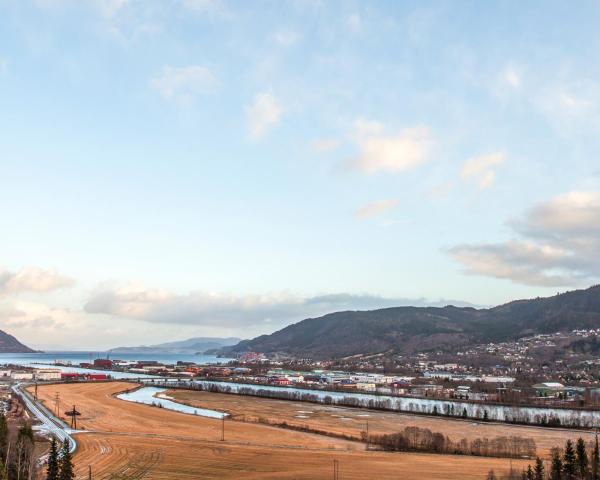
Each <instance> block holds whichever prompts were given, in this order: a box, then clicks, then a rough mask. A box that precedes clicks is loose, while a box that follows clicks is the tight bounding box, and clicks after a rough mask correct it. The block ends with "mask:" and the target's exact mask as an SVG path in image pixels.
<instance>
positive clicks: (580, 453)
mask: <svg viewBox="0 0 600 480" xmlns="http://www.w3.org/2000/svg"><path fill="white" fill-rule="evenodd" d="M575 453H576V454H577V472H578V474H579V478H582V479H584V480H585V479H586V478H587V473H588V469H589V460H588V455H587V452H586V450H585V441H584V440H583V438H581V437H579V438H578V439H577V446H576V448H575Z"/></svg>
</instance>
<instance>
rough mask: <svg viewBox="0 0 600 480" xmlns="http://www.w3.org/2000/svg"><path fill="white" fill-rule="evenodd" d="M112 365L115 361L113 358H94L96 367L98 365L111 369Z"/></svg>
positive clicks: (98, 366)
mask: <svg viewBox="0 0 600 480" xmlns="http://www.w3.org/2000/svg"><path fill="white" fill-rule="evenodd" d="M112 366H113V362H112V360H109V359H108V358H97V359H96V360H94V367H96V368H106V369H111V368H112Z"/></svg>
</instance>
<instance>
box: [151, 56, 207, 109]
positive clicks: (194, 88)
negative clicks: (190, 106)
mask: <svg viewBox="0 0 600 480" xmlns="http://www.w3.org/2000/svg"><path fill="white" fill-rule="evenodd" d="M216 83H217V80H216V78H215V76H214V75H213V74H212V72H211V71H210V70H209V69H208V68H207V67H204V66H202V65H188V66H186V67H172V66H170V65H166V66H165V67H163V70H162V72H161V73H160V74H159V75H157V76H156V77H154V78H153V79H152V80H151V85H152V87H153V88H154V89H155V90H157V91H158V92H159V93H160V94H161V95H162V96H163V97H164V98H166V99H175V100H178V101H183V102H186V103H187V102H190V101H192V100H193V99H194V98H195V97H196V96H198V95H202V94H206V93H208V92H210V91H212V90H213V89H214V87H215V85H216Z"/></svg>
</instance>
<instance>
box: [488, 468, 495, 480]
mask: <svg viewBox="0 0 600 480" xmlns="http://www.w3.org/2000/svg"><path fill="white" fill-rule="evenodd" d="M487 480H496V474H495V473H494V471H493V470H490V471H489V472H488V474H487Z"/></svg>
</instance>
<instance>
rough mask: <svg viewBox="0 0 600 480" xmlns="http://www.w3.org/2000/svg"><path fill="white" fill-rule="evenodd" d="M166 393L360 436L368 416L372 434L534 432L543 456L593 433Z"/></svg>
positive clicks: (238, 413) (241, 413) (456, 436)
mask: <svg viewBox="0 0 600 480" xmlns="http://www.w3.org/2000/svg"><path fill="white" fill-rule="evenodd" d="M167 395H168V396H169V397H173V398H174V399H175V400H177V401H178V402H181V403H186V404H188V405H192V406H195V407H199V408H200V407H203V408H209V409H212V410H219V411H222V412H227V413H229V414H231V415H232V416H233V418H234V419H237V420H239V421H256V420H257V419H259V418H262V419H269V420H270V421H272V422H277V423H281V422H286V423H287V424H289V425H297V426H308V427H310V428H313V429H319V430H326V431H329V432H332V433H336V434H344V435H352V436H356V437H360V434H361V432H363V431H365V429H366V423H367V421H368V423H369V432H370V433H371V434H382V433H394V432H399V431H401V430H403V429H404V428H405V427H408V426H417V427H421V428H429V429H430V430H432V431H434V432H441V433H443V434H444V435H447V436H449V437H450V438H451V439H452V440H454V441H457V440H460V439H462V438H466V439H467V440H469V441H470V440H473V439H475V438H478V437H479V438H481V437H488V438H492V437H498V436H511V435H515V436H520V437H530V438H533V439H534V440H535V442H536V445H537V449H538V455H540V456H542V457H546V456H549V454H550V449H551V448H552V447H555V446H562V445H564V443H565V441H566V440H567V439H569V438H570V439H576V438H578V437H583V438H584V439H585V440H586V441H592V440H593V439H594V433H593V432H591V431H582V430H569V429H553V428H543V427H528V426H521V425H505V424H497V423H483V422H474V421H472V420H462V419H447V418H442V417H431V416H423V415H411V414H404V413H393V412H382V411H377V410H365V409H362V408H360V409H357V408H347V407H332V406H327V405H319V404H310V403H302V402H294V401H288V400H272V399H269V398H258V397H247V396H242V395H227V394H222V393H210V392H192V391H189V390H171V391H169V392H167Z"/></svg>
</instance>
